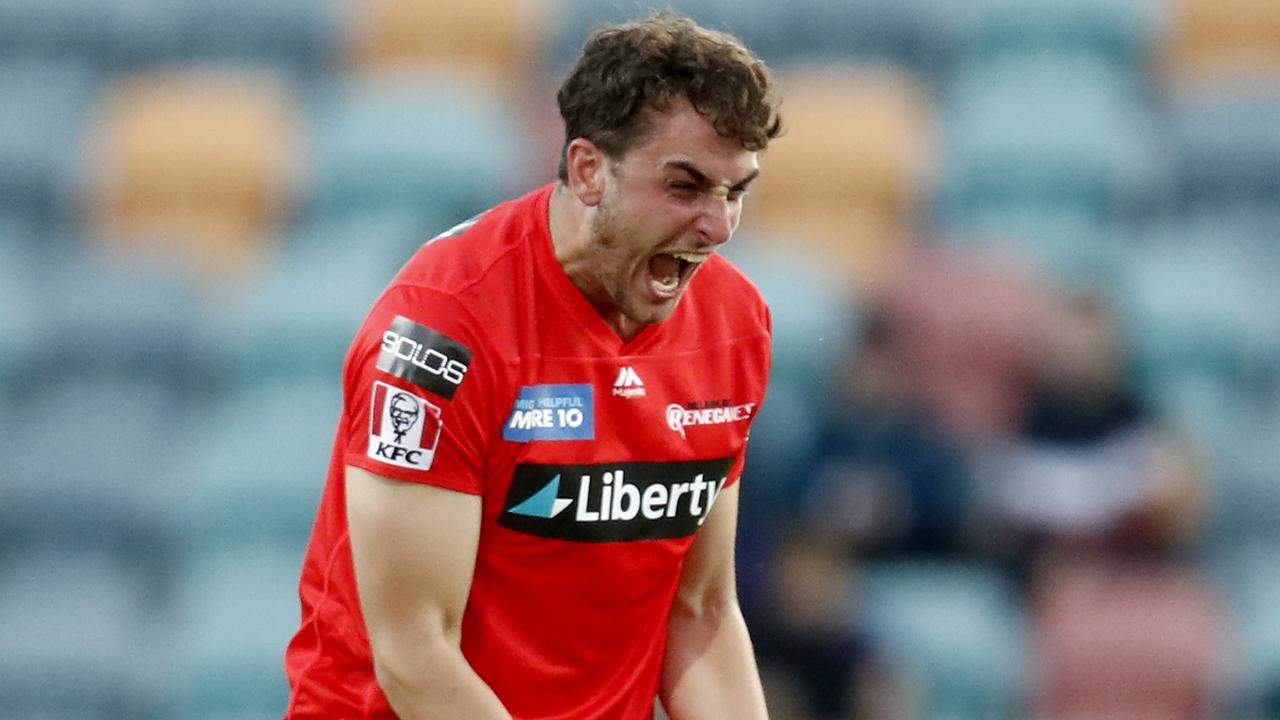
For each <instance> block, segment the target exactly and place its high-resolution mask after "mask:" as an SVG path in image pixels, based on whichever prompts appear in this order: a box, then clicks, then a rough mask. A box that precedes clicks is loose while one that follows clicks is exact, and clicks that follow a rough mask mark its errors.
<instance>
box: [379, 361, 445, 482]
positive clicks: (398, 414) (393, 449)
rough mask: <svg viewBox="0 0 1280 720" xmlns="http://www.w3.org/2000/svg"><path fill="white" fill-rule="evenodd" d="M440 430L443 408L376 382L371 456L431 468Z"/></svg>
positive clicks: (401, 465) (420, 468) (399, 463)
mask: <svg viewBox="0 0 1280 720" xmlns="http://www.w3.org/2000/svg"><path fill="white" fill-rule="evenodd" d="M441 427H442V425H441V422H440V408H438V407H436V406H435V405H432V404H431V403H429V402H427V401H426V400H425V399H423V398H420V397H418V396H417V395H414V394H413V393H410V392H406V391H404V390H401V389H400V388H397V387H395V386H392V385H388V384H387V383H384V382H376V381H375V382H374V383H373V405H372V407H371V408H370V411H369V450H368V455H369V457H371V458H373V459H374V460H378V461H380V462H384V463H387V464H390V465H396V466H399V467H405V468H413V469H415V470H427V469H430V467H431V463H432V461H433V460H435V454H436V444H437V443H438V442H439V441H440V429H441Z"/></svg>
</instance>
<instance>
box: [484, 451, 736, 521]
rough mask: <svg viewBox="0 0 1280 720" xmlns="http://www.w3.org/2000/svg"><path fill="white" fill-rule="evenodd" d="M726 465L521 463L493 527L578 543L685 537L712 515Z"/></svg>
mask: <svg viewBox="0 0 1280 720" xmlns="http://www.w3.org/2000/svg"><path fill="white" fill-rule="evenodd" d="M732 462H733V459H732V458H724V459H720V460H694V461H690V462H665V463H605V464H599V465H537V464H530V463H525V464H521V465H519V466H517V467H516V470H515V474H514V475H513V476H512V478H511V489H510V490H509V491H508V493H507V500H506V503H505V507H504V510H503V512H502V515H500V516H499V518H498V524H500V525H502V526H503V527H507V528H510V529H512V530H518V531H520V532H525V533H528V534H530V535H538V536H541V537H547V538H557V539H561V540H572V541H576V542H620V541H631V540H658V539H665V538H680V537H688V536H689V535H692V534H694V533H695V532H697V530H698V527H699V526H701V525H702V523H703V521H704V520H706V518H707V514H708V513H710V512H711V508H712V506H713V505H714V504H715V502H716V498H717V497H719V495H720V491H721V490H723V489H724V484H725V481H726V479H727V473H728V471H729V467H730V465H731V464H732Z"/></svg>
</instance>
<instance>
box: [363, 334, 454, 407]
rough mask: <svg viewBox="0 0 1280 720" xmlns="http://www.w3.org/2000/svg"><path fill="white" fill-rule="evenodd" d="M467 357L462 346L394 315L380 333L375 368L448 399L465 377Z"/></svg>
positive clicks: (449, 338) (451, 339) (443, 335)
mask: <svg viewBox="0 0 1280 720" xmlns="http://www.w3.org/2000/svg"><path fill="white" fill-rule="evenodd" d="M471 357H472V355H471V348H468V347H467V346H466V345H463V344H462V343H460V342H458V341H457V340H454V339H453V338H451V337H449V336H448V335H445V334H444V333H441V332H438V331H436V330H432V329H431V328H429V327H427V326H425V325H419V324H418V323H416V322H414V321H412V320H410V319H409V318H407V317H405V316H403V315H397V316H396V318H395V320H393V321H392V322H391V326H390V327H388V328H387V329H386V331H385V332H384V333H383V334H382V350H381V352H379V353H378V369H379V370H381V371H383V372H386V373H390V374H392V375H395V376H396V377H398V378H401V379H402V380H408V381H409V382H411V383H413V384H414V385H417V386H418V387H420V388H422V389H423V390H429V391H431V392H433V393H435V394H437V395H439V396H440V397H443V398H445V399H446V400H448V399H451V398H452V397H453V394H454V393H455V392H457V390H458V386H459V385H461V384H462V380H463V378H464V377H466V374H467V369H468V368H469V367H470V365H471Z"/></svg>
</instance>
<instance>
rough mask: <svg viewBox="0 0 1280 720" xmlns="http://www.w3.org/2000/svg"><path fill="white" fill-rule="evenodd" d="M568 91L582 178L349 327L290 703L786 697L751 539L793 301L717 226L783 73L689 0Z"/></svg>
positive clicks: (699, 713) (469, 712) (608, 42)
mask: <svg viewBox="0 0 1280 720" xmlns="http://www.w3.org/2000/svg"><path fill="white" fill-rule="evenodd" d="M558 99H559V103H560V108H561V113H562V115H563V116H564V119H565V124H566V144H565V147H564V150H563V154H562V158H561V167H560V172H559V176H560V177H559V181H558V182H556V183H554V184H552V185H549V186H546V187H544V188H542V189H540V190H537V191H534V192H532V193H530V194H529V195H526V196H525V197H523V198H520V199H517V200H514V201H512V202H508V203H505V204H503V205H500V206H498V207H496V208H494V209H492V210H490V211H488V212H486V213H484V214H483V215H481V216H479V217H477V218H475V219H473V220H470V221H468V222H466V223H463V224H462V225H459V226H458V227H456V228H454V229H453V230H451V231H449V232H448V233H446V234H444V235H442V236H440V237H439V238H436V239H435V240H432V241H431V242H429V243H427V244H426V245H424V246H423V248H422V249H421V250H420V251H419V252H418V253H417V254H416V255H415V256H414V258H413V259H411V260H410V261H409V263H408V264H407V265H406V266H405V268H404V269H403V270H402V271H401V272H400V274H399V275H398V276H397V277H396V278H395V279H394V280H393V281H392V283H391V285H390V286H389V287H388V288H387V290H386V291H385V292H384V293H383V295H382V296H381V298H380V299H379V300H378V301H377V303H376V304H375V306H374V308H373V310H372V312H371V313H370V314H369V317H368V319H367V320H366V322H365V324H364V326H363V327H362V329H361V330H360V332H359V334H358V335H357V337H356V339H355V341H354V343H353V345H352V348H351V351H350V353H349V355H348V357H347V361H346V370H345V375H344V380H345V382H344V403H345V409H344V412H343V416H342V420H341V423H340V426H339V429H338V437H337V441H336V447H335V449H334V454H333V458H332V461H331V467H330V472H329V479H328V483H327V485H326V488H325V492H324V497H323V500H322V502H321V506H320V509H319V514H318V518H317V520H316V525H315V530H314V534H313V537H312V541H311V544H310V547H309V549H308V552H307V557H306V561H305V565H304V568H303V572H302V582H301V590H300V594H301V599H302V610H303V617H302V626H301V628H300V629H299V630H298V633H297V635H296V636H295V637H294V639H293V641H292V642H291V643H290V646H289V649H288V652H287V656H286V667H287V670H288V674H289V678H290V683H291V686H292V688H293V695H292V699H291V701H290V704H289V708H288V711H287V716H288V717H290V718H313V717H315V718H318V717H324V718H390V717H396V716H398V717H400V718H404V719H406V720H408V719H410V718H465V719H466V720H485V719H488V718H528V719H533V718H565V719H568V718H573V719H574V720H586V719H591V718H599V719H602V720H604V719H609V720H614V719H620V720H639V719H640V718H650V717H652V713H653V703H654V699H655V696H656V697H660V698H661V700H662V702H663V704H664V706H665V708H666V709H667V711H668V712H669V714H670V715H671V717H672V718H674V719H675V720H684V719H686V718H733V719H734V720H742V719H748V718H762V717H764V716H765V708H764V699H763V693H762V691H761V688H760V682H759V678H758V673H757V670H756V666H755V661H754V658H753V655H752V650H751V644H750V640H749V638H748V635H747V630H746V627H745V625H744V623H743V620H742V615H741V612H740V611H739V608H738V604H737V599H736V589H735V585H734V577H733V542H734V533H735V521H736V517H737V503H738V488H737V485H736V484H735V481H736V480H737V478H738V477H739V475H740V474H741V472H742V462H743V453H744V452H745V447H746V441H747V431H748V427H749V424H750V422H751V419H752V418H753V416H754V414H755V411H756V410H757V409H758V408H759V406H760V403H761V401H762V400H763V397H764V389H765V382H766V377H767V375H768V364H769V335H770V326H769V316H768V311H767V309H766V307H765V305H764V303H763V301H762V300H761V298H760V296H759V294H758V293H757V291H756V290H755V289H754V287H753V286H752V285H751V284H750V283H749V282H748V281H747V280H746V279H745V277H743V276H742V275H741V274H740V273H739V272H738V271H737V270H736V269H734V268H733V267H731V266H730V265H729V263H728V262H727V261H725V260H724V259H722V258H721V257H720V256H718V255H717V254H716V250H717V249H718V248H719V247H720V246H721V245H722V244H723V243H725V242H726V241H728V240H729V237H730V235H731V234H732V232H733V230H734V228H735V227H736V225H737V223H738V218H739V215H740V213H741V210H742V201H743V194H744V193H745V192H746V189H747V187H748V185H750V183H751V182H752V180H753V178H755V176H756V174H757V173H758V163H757V158H756V153H757V151H758V150H761V149H763V148H764V146H765V145H766V144H767V143H768V141H769V140H770V139H772V138H774V137H776V136H777V134H778V132H779V118H778V113H777V110H776V107H775V105H774V103H773V99H772V97H771V90H770V86H769V75H768V71H767V69H766V68H765V67H764V65H763V64H762V63H761V62H760V61H759V60H757V59H756V58H754V57H753V56H752V55H751V54H750V53H749V52H748V51H746V50H745V49H744V48H743V47H742V46H741V44H740V43H738V41H736V40H735V39H733V38H731V37H729V36H727V35H724V34H721V33H714V32H710V31H707V30H704V29H702V28H700V27H698V26H697V25H695V24H694V23H692V22H691V21H689V20H687V19H685V18H681V17H678V16H676V15H674V14H672V13H670V12H664V13H659V14H658V15H655V16H654V17H652V18H650V19H649V20H647V21H644V22H641V23H637V24H632V25H625V26H620V27H613V28H607V29H605V30H602V31H600V32H598V33H597V34H596V35H594V36H593V37H592V38H591V39H590V40H589V41H588V43H587V45H586V47H585V48H584V50H583V56H582V57H581V59H580V60H579V62H578V64H577V66H576V67H575V68H574V69H573V70H572V71H571V73H570V75H569V77H568V78H567V79H566V80H565V82H564V85H563V86H562V87H561V89H560V92H559V96H558Z"/></svg>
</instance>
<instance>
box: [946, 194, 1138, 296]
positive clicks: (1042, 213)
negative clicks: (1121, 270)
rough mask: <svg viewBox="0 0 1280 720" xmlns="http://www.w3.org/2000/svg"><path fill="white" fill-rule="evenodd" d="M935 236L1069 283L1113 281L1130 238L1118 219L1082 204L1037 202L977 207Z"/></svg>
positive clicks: (1106, 284)
mask: <svg viewBox="0 0 1280 720" xmlns="http://www.w3.org/2000/svg"><path fill="white" fill-rule="evenodd" d="M938 238H939V241H940V242H942V243H943V244H946V245H955V246H957V247H982V248H987V249H989V250H991V251H993V252H998V253H999V254H1000V255H1001V256H1002V257H1005V258H1006V259H1007V260H1009V261H1012V262H1015V263H1016V262H1023V263H1028V264H1030V265H1031V266H1032V267H1033V268H1035V269H1036V270H1037V271H1039V272H1044V273H1048V274H1049V275H1050V276H1052V277H1054V278H1055V279H1057V280H1058V281H1060V282H1062V283H1064V284H1066V285H1068V286H1070V287H1075V288H1081V289H1098V290H1102V291H1104V292H1105V291H1106V290H1107V289H1108V288H1110V287H1113V283H1114V281H1115V280H1116V275H1117V268H1118V267H1119V266H1120V261H1121V259H1122V258H1123V256H1124V251H1125V246H1126V245H1127V244H1129V243H1130V242H1131V241H1132V238H1131V237H1129V233H1127V232H1126V231H1125V230H1123V229H1122V228H1121V227H1120V225H1119V224H1118V223H1112V222H1105V221H1102V220H1099V219H1098V218H1096V217H1094V216H1093V214H1092V213H1090V212H1089V211H1087V210H1086V209H1083V208H1079V207H1071V206H1058V207H1055V206H1052V205H1040V204H1037V203H1035V202H1030V203H1027V204H1025V205H1021V206H993V207H979V208H975V209H973V210H972V211H971V212H969V213H967V214H966V216H965V217H964V218H963V220H959V221H954V224H952V225H949V226H944V227H941V228H939V229H938Z"/></svg>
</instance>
